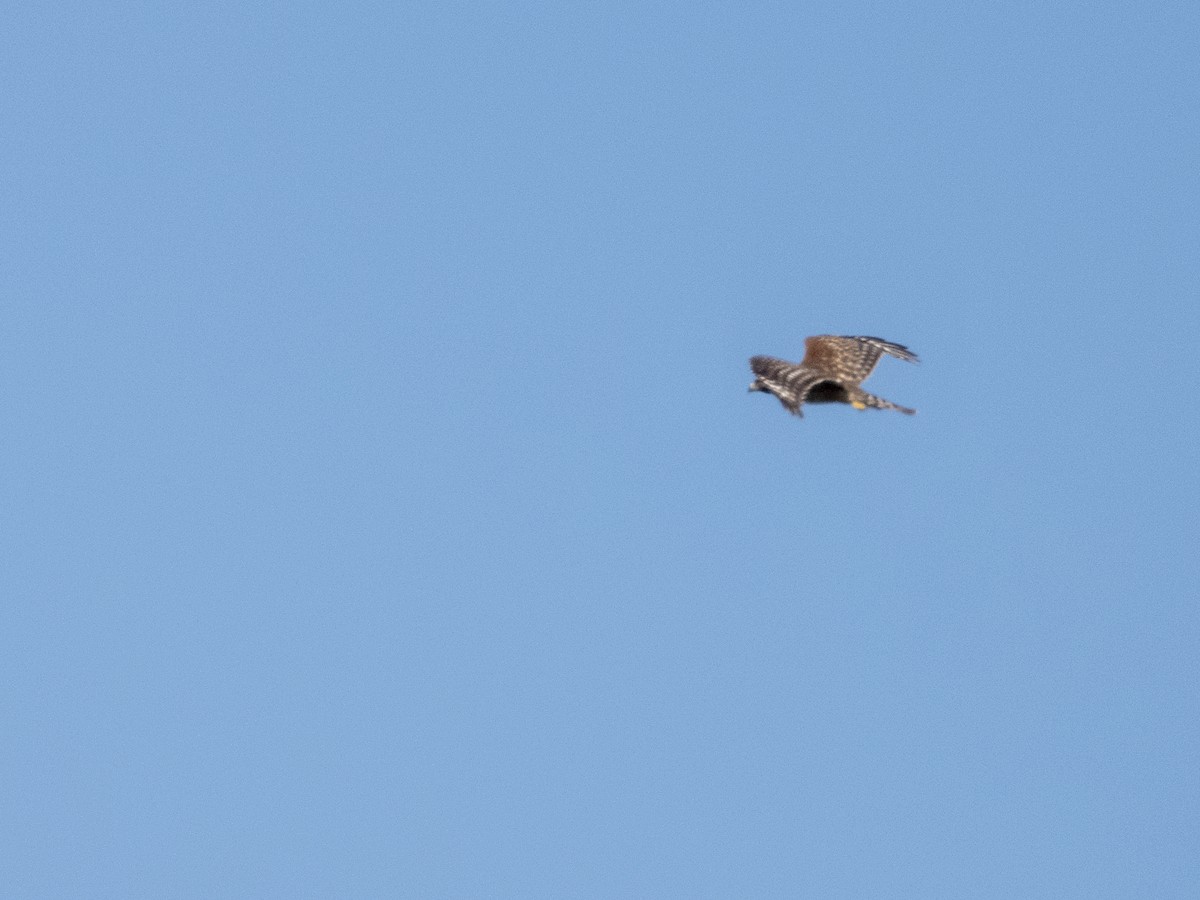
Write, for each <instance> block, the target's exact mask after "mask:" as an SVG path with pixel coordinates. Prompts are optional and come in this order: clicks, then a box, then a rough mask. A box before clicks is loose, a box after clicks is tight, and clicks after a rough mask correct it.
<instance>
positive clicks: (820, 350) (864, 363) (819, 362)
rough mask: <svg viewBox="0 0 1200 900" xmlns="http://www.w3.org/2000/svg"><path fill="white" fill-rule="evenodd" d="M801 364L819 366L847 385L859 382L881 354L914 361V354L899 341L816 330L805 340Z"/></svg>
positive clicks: (877, 361) (872, 369) (821, 369)
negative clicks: (813, 334)
mask: <svg viewBox="0 0 1200 900" xmlns="http://www.w3.org/2000/svg"><path fill="white" fill-rule="evenodd" d="M804 349H805V353H804V359H803V360H801V365H803V366H807V367H809V368H812V369H818V370H820V371H823V372H825V373H827V374H828V376H829V377H831V378H834V379H836V380H838V381H841V382H844V383H845V384H847V385H857V384H861V383H862V382H863V381H865V380H866V378H867V376H868V375H870V374H871V373H872V372H873V371H874V370H875V366H877V365H878V364H879V358H880V357H881V356H883V354H885V353H886V354H888V355H889V356H894V357H896V358H897V359H903V360H905V361H906V362H916V361H917V355H916V354H915V353H913V352H912V351H911V350H909V349H908V348H907V347H905V346H903V345H901V344H893V343H892V342H891V341H885V340H883V339H882V338H877V337H857V336H850V335H846V336H837V335H832V334H819V335H816V336H815V337H810V338H805V340H804Z"/></svg>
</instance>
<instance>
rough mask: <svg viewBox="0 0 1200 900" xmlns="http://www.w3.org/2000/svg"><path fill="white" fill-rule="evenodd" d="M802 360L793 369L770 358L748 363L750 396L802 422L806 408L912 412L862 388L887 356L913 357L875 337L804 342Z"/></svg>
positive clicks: (832, 337) (821, 338) (825, 337)
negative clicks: (766, 398)
mask: <svg viewBox="0 0 1200 900" xmlns="http://www.w3.org/2000/svg"><path fill="white" fill-rule="evenodd" d="M804 347H805V353H804V359H802V360H801V361H800V362H798V363H793V362H788V361H787V360H784V359H776V358H775V357H773V356H755V357H752V358H751V359H750V368H751V370H752V371H753V372H754V376H755V377H754V382H753V384H751V385H750V390H752V391H764V392H766V393H769V394H774V395H775V396H776V397H778V398H779V402H780V403H782V404H783V405H784V407H785V408H786V409H787V410H788V411H789V412H791V413H793V414H794V415H797V416H802V415H804V413H803V412H802V411H801V407H802V406H803V405H804V404H805V403H848V404H849V405H851V406H853V407H854V408H855V409H894V410H897V411H898V412H902V413H905V414H906V415H910V416H911V415H912V414H913V413H915V412H916V410H915V409H909V408H908V407H907V406H900V405H898V404H896V403H892V402H891V401H890V400H884V399H883V398H882V397H876V396H875V395H873V394H868V393H867V392H866V391H864V390H863V389H862V387H861V385H862V383H863V381H865V380H866V378H867V376H868V375H870V374H871V372H872V371H874V369H875V366H876V365H878V363H879V360H880V358H881V357H882V356H883V355H884V354H887V355H888V356H894V357H896V358H897V359H903V360H905V361H906V362H917V355H916V354H915V353H913V352H912V351H911V350H909V349H908V348H907V347H905V346H903V345H902V344H893V343H892V342H891V341H885V340H883V339H882V338H876V337H850V336H847V337H839V336H836V335H830V334H821V335H816V336H815V337H810V338H806V339H805V341H804Z"/></svg>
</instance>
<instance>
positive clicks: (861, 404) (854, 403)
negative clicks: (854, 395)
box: [850, 400, 867, 409]
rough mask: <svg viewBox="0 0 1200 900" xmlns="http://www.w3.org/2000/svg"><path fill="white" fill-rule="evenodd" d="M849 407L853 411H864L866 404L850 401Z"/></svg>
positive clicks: (859, 401)
mask: <svg viewBox="0 0 1200 900" xmlns="http://www.w3.org/2000/svg"><path fill="white" fill-rule="evenodd" d="M850 405H851V406H853V407H854V408H855V409H866V408H867V404H865V403H863V402H862V401H861V400H851V401H850Z"/></svg>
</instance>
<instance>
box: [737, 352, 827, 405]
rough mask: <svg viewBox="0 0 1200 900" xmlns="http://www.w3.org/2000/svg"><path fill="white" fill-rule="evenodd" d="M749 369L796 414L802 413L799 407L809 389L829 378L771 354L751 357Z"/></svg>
mask: <svg viewBox="0 0 1200 900" xmlns="http://www.w3.org/2000/svg"><path fill="white" fill-rule="evenodd" d="M750 370H751V371H752V372H754V374H755V376H757V378H758V381H759V382H761V383H762V386H763V387H764V388H765V389H766V390H768V391H769V392H771V393H772V394H774V395H775V396H776V397H778V398H779V402H780V403H782V404H783V405H784V406H785V407H787V409H788V410H789V411H790V412H792V413H793V414H795V415H797V416H803V415H804V413H802V412H800V407H801V405H802V404H803V403H804V400H805V398H806V397H807V396H808V393H809V391H811V390H812V389H813V387H814V386H815V385H817V384H819V383H820V382H822V381H827V380H828V378H829V376H828V375H825V374H822V373H821V372H818V371H814V370H813V369H810V368H808V367H806V366H804V365H798V364H796V363H792V362H788V361H787V360H784V359H776V358H775V357H773V356H754V357H751V358H750Z"/></svg>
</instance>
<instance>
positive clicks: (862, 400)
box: [850, 391, 917, 416]
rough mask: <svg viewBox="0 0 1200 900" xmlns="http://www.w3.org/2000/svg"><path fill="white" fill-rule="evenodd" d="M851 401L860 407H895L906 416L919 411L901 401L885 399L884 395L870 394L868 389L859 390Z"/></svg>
mask: <svg viewBox="0 0 1200 900" xmlns="http://www.w3.org/2000/svg"><path fill="white" fill-rule="evenodd" d="M850 402H851V404H853V405H854V406H858V407H859V408H860V409H894V410H896V411H897V412H902V413H904V414H905V415H906V416H913V415H916V413H917V411H916V410H915V409H909V408H908V407H907V406H901V405H900V404H899V403H893V402H892V401H891V400H884V399H883V398H882V397H876V396H875V395H874V394H868V393H867V392H866V391H859V392H858V395H857V396H855V397H852V398H851V400H850ZM859 404H861V406H860V405H859Z"/></svg>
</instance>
